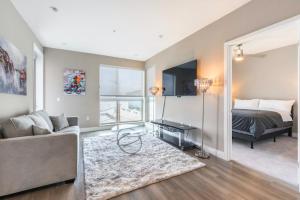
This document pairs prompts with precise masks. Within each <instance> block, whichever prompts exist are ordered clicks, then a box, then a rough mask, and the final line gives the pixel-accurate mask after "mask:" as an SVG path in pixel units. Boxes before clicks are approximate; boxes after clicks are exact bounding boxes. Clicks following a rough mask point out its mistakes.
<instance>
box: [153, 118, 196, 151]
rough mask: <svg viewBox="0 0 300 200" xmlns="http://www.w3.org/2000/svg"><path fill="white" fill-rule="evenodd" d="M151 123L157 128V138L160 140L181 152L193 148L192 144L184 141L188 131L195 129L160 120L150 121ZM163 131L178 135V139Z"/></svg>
mask: <svg viewBox="0 0 300 200" xmlns="http://www.w3.org/2000/svg"><path fill="white" fill-rule="evenodd" d="M151 123H152V124H155V125H157V126H158V127H159V138H160V139H161V140H163V141H165V142H167V143H169V144H171V145H173V146H175V147H177V148H179V149H181V150H188V149H192V148H194V147H195V145H194V144H193V143H191V142H188V141H186V140H185V137H186V136H187V134H189V131H190V130H194V129H196V128H195V127H192V126H187V125H184V124H180V123H176V122H171V121H167V120H161V119H159V120H155V121H151ZM163 130H167V131H169V132H172V133H178V137H176V136H174V135H172V134H167V133H164V131H163Z"/></svg>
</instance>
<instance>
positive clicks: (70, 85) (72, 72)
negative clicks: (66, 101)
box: [64, 69, 86, 95]
mask: <svg viewBox="0 0 300 200" xmlns="http://www.w3.org/2000/svg"><path fill="white" fill-rule="evenodd" d="M85 90H86V80H85V72H84V71H83V70H79V69H65V71H64V93H65V94H67V95H85Z"/></svg>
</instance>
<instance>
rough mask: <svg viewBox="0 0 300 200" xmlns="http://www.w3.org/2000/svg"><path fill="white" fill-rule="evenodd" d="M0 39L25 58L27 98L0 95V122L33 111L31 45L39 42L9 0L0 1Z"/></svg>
mask: <svg viewBox="0 0 300 200" xmlns="http://www.w3.org/2000/svg"><path fill="white" fill-rule="evenodd" d="M0 27H1V28H0V37H3V38H5V39H7V40H8V41H10V42H11V43H13V44H14V45H15V46H16V47H17V48H18V49H19V50H20V51H21V52H22V53H23V54H24V55H26V56H27V96H20V95H11V94H4V93H1V94H0V120H4V119H6V118H8V117H10V116H14V115H17V114H21V113H27V112H30V111H32V110H33V104H34V98H33V93H34V89H33V78H34V76H33V72H34V69H33V55H34V54H33V43H35V44H37V45H38V47H39V48H40V49H42V47H41V45H40V43H39V41H38V40H37V38H36V37H35V35H34V34H33V33H32V31H31V30H30V28H29V27H28V26H27V24H26V23H25V21H24V20H23V18H22V17H21V16H20V15H19V13H18V12H17V11H16V9H15V7H14V6H13V5H12V3H11V2H10V1H9V0H1V1H0Z"/></svg>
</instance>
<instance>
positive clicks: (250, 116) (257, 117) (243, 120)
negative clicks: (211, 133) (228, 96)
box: [232, 99, 295, 149]
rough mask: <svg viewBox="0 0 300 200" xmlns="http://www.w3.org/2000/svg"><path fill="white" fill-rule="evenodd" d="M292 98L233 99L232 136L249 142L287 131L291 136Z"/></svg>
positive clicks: (252, 142)
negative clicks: (283, 99) (284, 99)
mask: <svg viewBox="0 0 300 200" xmlns="http://www.w3.org/2000/svg"><path fill="white" fill-rule="evenodd" d="M294 102H295V101H294V100H290V101H282V100H261V99H253V100H239V99H238V100H235V105H234V109H233V110H232V137H233V138H239V139H242V140H246V141H249V142H250V147H251V148H252V149H253V148H254V142H256V141H258V140H263V139H269V138H273V140H274V142H275V141H276V137H277V136H279V135H281V134H285V133H287V134H288V136H290V137H291V136H292V127H293V104H294Z"/></svg>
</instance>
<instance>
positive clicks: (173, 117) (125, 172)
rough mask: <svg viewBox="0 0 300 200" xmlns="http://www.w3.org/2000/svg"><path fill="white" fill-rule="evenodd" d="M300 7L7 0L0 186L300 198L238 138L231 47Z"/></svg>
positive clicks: (259, 0)
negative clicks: (247, 157) (243, 154)
mask: <svg viewBox="0 0 300 200" xmlns="http://www.w3.org/2000/svg"><path fill="white" fill-rule="evenodd" d="M70 5H71V6H70ZM299 14H300V3H299V2H298V1H297V0H287V1H282V0H252V1H250V0H242V1H241V0H226V1H218V0H213V1H210V2H207V1H196V0H189V1H184V2H183V1H171V0H164V1H151V2H148V1H147V2H146V1H136V0H128V1H119V0H113V1H109V2H107V1H85V2H81V1H70V0H60V1H58V0H56V1H49V0H45V1H38V0H28V1H22V0H1V2H0V25H1V29H0V48H1V49H0V98H1V104H0V109H1V112H0V124H1V125H0V127H1V134H0V159H1V161H2V162H1V164H0V199H16V200H17V199H80V200H81V199H297V198H299V193H298V191H299V184H298V185H296V186H295V185H290V184H289V183H287V182H284V181H282V180H280V179H277V178H275V177H272V176H269V175H267V174H265V173H262V172H259V171H256V170H255V169H249V168H248V167H247V166H244V165H242V164H240V163H237V162H235V161H233V160H232V159H231V158H230V151H231V149H230V142H228V141H229V139H228V138H229V137H231V135H230V134H228V132H230V131H231V129H230V127H228V124H230V123H229V122H230V120H229V119H230V113H231V108H232V101H228V100H229V99H230V98H229V94H230V95H231V91H229V90H231V88H230V89H228V88H229V85H230V84H231V83H230V80H231V79H230V76H231V75H230V73H231V72H230V70H229V69H230V65H231V64H230V62H229V61H228V60H230V61H232V59H233V58H234V57H235V56H237V54H236V52H235V51H232V53H228V52H229V51H228V49H230V48H231V49H230V52H231V50H234V49H235V48H236V47H237V46H238V44H239V43H237V42H236V41H241V40H242V39H243V38H250V36H251V35H253V34H257V32H263V31H266V30H270V29H272V28H274V27H277V26H280V25H282V24H285V23H289V22H291V21H294V22H295V24H296V22H298V21H299V20H300V18H299ZM299 35H300V33H299ZM243 40H246V39H243ZM227 48H228V49H227ZM228 58H229V59H228ZM298 74H299V63H298ZM298 77H299V76H298ZM298 79H299V78H298ZM297 81H298V83H299V80H297ZM230 87H231V86H230ZM298 97H299V93H298ZM279 101H281V100H280V99H278V102H279ZM296 101H297V100H296ZM229 102H230V103H229ZM281 103H282V102H281ZM295 112H296V113H295V114H296V116H297V114H298V113H299V109H298V110H296V111H295ZM296 119H298V118H296ZM228 120H229V121H228ZM298 123H299V122H298ZM284 134H287V133H284ZM294 134H295V135H297V136H298V134H299V133H294ZM249 151H250V150H249ZM298 151H299V146H298ZM298 157H299V154H298ZM295 176H297V175H296V174H295ZM298 183H299V180H298Z"/></svg>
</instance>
